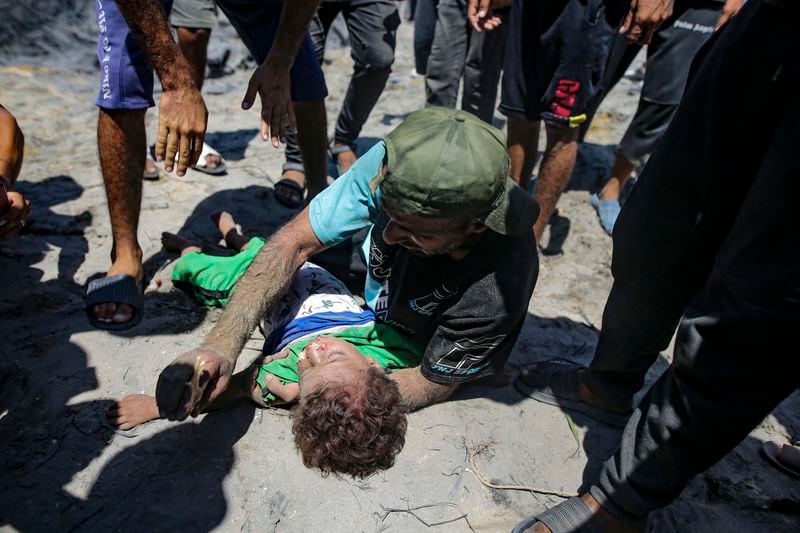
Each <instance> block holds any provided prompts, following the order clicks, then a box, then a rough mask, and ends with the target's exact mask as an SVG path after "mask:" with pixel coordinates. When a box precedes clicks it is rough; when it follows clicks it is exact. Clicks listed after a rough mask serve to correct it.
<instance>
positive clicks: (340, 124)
mask: <svg viewBox="0 0 800 533" xmlns="http://www.w3.org/2000/svg"><path fill="white" fill-rule="evenodd" d="M339 13H342V15H343V16H344V21H345V24H347V31H348V33H349V36H350V54H351V56H352V58H353V62H354V65H353V76H352V77H351V78H350V85H349V86H348V88H347V94H346V95H345V97H344V101H343V102H342V109H341V111H340V112H339V118H338V119H337V121H336V129H335V132H334V137H333V138H334V141H338V142H341V143H343V144H347V145H352V143H353V142H355V140H356V139H357V138H358V136H359V135H360V134H361V128H363V127H364V123H365V122H366V121H367V119H368V118H369V114H370V113H371V112H372V109H373V108H374V107H375V104H376V103H377V102H378V98H380V96H381V93H382V92H383V88H384V87H385V86H386V80H388V79H389V74H391V72H392V63H394V49H395V44H396V36H397V27H398V26H399V25H400V15H399V13H398V11H397V4H396V2H395V1H394V0H325V1H323V2H322V3H320V5H319V9H317V15H316V17H314V20H313V21H312V22H311V26H310V27H309V33H310V34H311V39H312V41H313V42H314V48H315V50H316V52H317V57H318V58H319V62H320V64H321V63H322V61H323V59H324V57H325V40H326V39H327V37H328V31H329V30H330V28H331V25H332V24H333V20H334V19H335V18H336V16H337V15H338V14H339ZM286 163H287V164H286V165H284V168H285V169H288V168H291V169H295V170H303V166H302V165H303V159H302V156H301V155H300V150H299V148H298V146H297V139H296V137H295V135H294V134H290V135H289V136H288V137H287V139H286Z"/></svg>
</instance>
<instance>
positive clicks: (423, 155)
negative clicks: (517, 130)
mask: <svg viewBox="0 0 800 533" xmlns="http://www.w3.org/2000/svg"><path fill="white" fill-rule="evenodd" d="M384 142H385V143H386V151H387V162H386V173H385V175H384V176H383V178H378V182H377V183H376V185H377V184H379V185H380V187H381V194H382V195H383V197H385V198H386V199H387V200H388V201H389V203H390V204H391V205H392V207H394V208H396V209H398V210H400V211H402V212H404V213H408V214H411V215H420V216H431V217H437V218H459V217H465V218H469V217H473V218H477V219H478V220H480V221H481V222H483V223H484V224H485V225H486V226H487V227H489V228H490V229H492V230H494V231H496V232H497V233H501V234H503V235H522V234H524V233H525V232H529V231H531V226H533V223H534V222H535V221H536V218H537V217H538V216H539V206H538V205H537V204H536V202H535V201H534V200H533V198H531V196H530V195H529V194H528V193H527V192H525V191H523V190H522V189H521V188H520V187H519V186H518V185H517V184H516V183H514V182H513V181H512V180H511V179H510V178H509V177H508V149H507V148H506V139H505V136H504V135H503V133H502V132H500V130H498V129H497V128H494V127H493V126H491V125H489V124H486V123H485V122H483V121H482V120H480V119H478V118H477V117H475V116H474V115H471V114H470V113H467V112H465V111H458V110H454V109H447V108H443V107H428V108H425V109H422V110H420V111H416V112H414V113H412V114H410V115H409V116H408V117H407V118H406V119H405V120H404V121H403V122H402V123H401V124H400V125H399V126H397V128H395V129H394V131H392V132H391V133H389V135H387V136H386V138H385V139H384Z"/></svg>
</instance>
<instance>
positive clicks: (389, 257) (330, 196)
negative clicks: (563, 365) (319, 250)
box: [309, 143, 538, 383]
mask: <svg viewBox="0 0 800 533" xmlns="http://www.w3.org/2000/svg"><path fill="white" fill-rule="evenodd" d="M385 153H386V149H385V147H384V145H383V143H378V144H377V145H376V146H375V147H373V148H372V149H371V150H370V151H369V152H367V153H366V154H365V155H364V156H362V157H361V158H359V160H358V161H357V162H356V164H355V165H353V167H351V169H350V170H349V171H348V172H347V173H346V174H345V175H343V176H341V177H340V178H339V179H337V180H336V181H335V182H334V183H333V184H332V185H331V186H330V187H328V188H327V189H326V190H325V191H323V192H322V193H321V194H319V195H318V196H316V197H315V198H314V199H313V200H312V201H311V204H310V207H309V219H310V222H311V227H312V229H313V230H314V233H315V234H316V235H317V237H318V238H319V239H320V241H321V242H322V243H323V244H326V245H329V246H333V245H335V244H337V243H338V242H341V241H342V240H343V239H345V238H348V237H349V236H351V235H352V234H353V233H355V232H356V231H358V230H360V229H362V228H366V227H370V226H371V228H370V231H369V235H368V236H367V238H366V239H365V241H364V244H363V253H364V257H365V259H366V262H367V279H366V282H365V287H364V297H365V300H366V302H367V305H368V306H369V307H370V308H371V309H372V310H373V311H374V312H375V314H376V316H377V318H378V319H379V320H380V321H382V322H385V323H386V324H389V325H391V326H393V327H395V328H397V329H398V330H399V331H401V332H403V333H405V334H406V335H408V336H409V337H411V338H412V339H414V340H415V341H417V342H418V343H419V344H420V345H421V346H424V347H425V357H424V359H423V362H422V366H421V371H422V374H423V375H424V376H425V377H426V378H427V379H430V380H431V381H435V382H439V383H457V382H461V381H467V380H472V379H475V378H478V377H484V376H488V375H491V374H493V373H494V372H496V371H497V370H498V369H499V368H502V365H503V364H504V363H505V361H506V359H507V358H508V355H509V353H510V352H511V349H512V348H513V346H514V343H515V342H516V340H517V336H518V335H519V332H520V329H521V328H522V323H523V321H524V320H525V317H526V315H527V310H528V302H529V300H530V297H531V294H532V293H533V288H534V284H535V283H536V277H537V274H538V259H537V255H536V248H535V244H534V239H533V234H532V233H530V234H526V235H525V236H521V237H509V236H505V235H500V234H498V233H495V232H493V231H491V230H487V231H485V232H484V233H483V234H482V235H481V237H480V239H479V240H478V242H477V244H476V245H475V247H474V248H473V249H472V250H471V251H470V253H469V254H467V256H466V257H465V258H463V259H462V260H459V261H455V260H453V259H450V258H449V257H447V256H433V257H421V256H417V255H414V254H412V253H410V252H409V251H408V250H407V249H406V248H404V247H402V246H400V245H393V246H390V245H387V244H386V243H385V242H384V241H383V229H384V228H385V227H386V224H387V222H388V220H389V219H388V217H387V216H386V214H385V213H383V212H382V210H381V203H380V188H378V189H377V190H374V191H373V190H372V189H371V188H370V182H371V181H372V179H373V178H374V177H375V176H376V175H377V174H378V173H379V172H380V170H381V167H382V165H383V161H384V158H385Z"/></svg>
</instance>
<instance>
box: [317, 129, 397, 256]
mask: <svg viewBox="0 0 800 533" xmlns="http://www.w3.org/2000/svg"><path fill="white" fill-rule="evenodd" d="M385 157H386V146H385V145H384V144H383V141H381V142H379V143H377V144H376V145H375V146H373V147H372V148H370V149H369V151H368V152H367V153H366V154H364V155H362V156H361V157H359V158H358V160H357V161H356V162H355V164H354V165H353V166H352V167H350V170H348V171H347V172H345V173H344V175H342V176H340V177H339V178H338V179H337V180H336V181H334V182H333V183H332V184H331V185H330V186H329V187H328V188H327V189H325V190H324V191H322V192H321V193H319V194H318V195H317V196H315V197H314V199H313V200H311V204H310V205H309V208H308V216H309V219H310V221H311V229H312V230H314V234H316V236H317V238H318V239H319V240H320V242H322V244H324V245H325V246H333V245H335V244H338V243H340V242H342V241H343V240H345V239H347V238H348V237H350V236H352V235H353V234H354V233H356V232H358V231H359V230H361V229H363V228H366V227H369V226H371V225H372V224H374V223H375V222H376V221H377V220H378V216H379V215H380V212H381V202H380V190H379V189H378V190H377V191H376V192H375V194H373V193H372V191H370V188H369V184H370V182H371V181H372V179H373V178H374V177H375V176H377V175H378V173H380V171H381V169H382V166H383V160H384V158H385Z"/></svg>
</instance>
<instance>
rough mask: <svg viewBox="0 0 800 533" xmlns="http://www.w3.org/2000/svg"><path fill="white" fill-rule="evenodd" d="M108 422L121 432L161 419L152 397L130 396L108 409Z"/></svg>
mask: <svg viewBox="0 0 800 533" xmlns="http://www.w3.org/2000/svg"><path fill="white" fill-rule="evenodd" d="M106 417H107V418H108V422H109V423H110V424H111V425H112V426H116V427H118V428H119V429H121V430H123V431H127V430H129V429H133V428H135V427H136V426H138V425H140V424H144V423H145V422H150V421H151V420H155V419H157V418H161V416H160V415H159V414H158V405H157V404H156V399H155V397H154V396H148V395H146V394H131V395H130V396H125V397H124V398H123V399H122V400H120V401H118V402H117V403H115V404H114V405H112V406H111V407H109V408H108V412H107V413H106Z"/></svg>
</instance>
